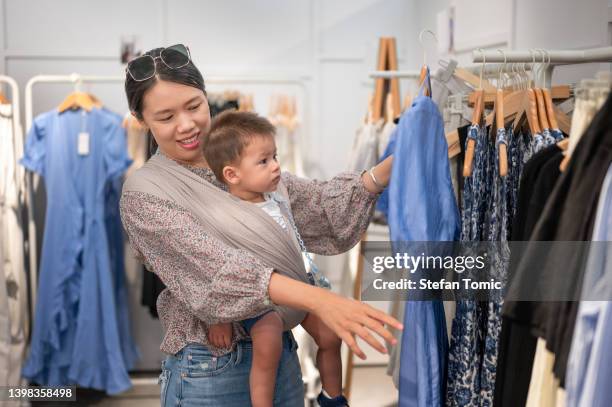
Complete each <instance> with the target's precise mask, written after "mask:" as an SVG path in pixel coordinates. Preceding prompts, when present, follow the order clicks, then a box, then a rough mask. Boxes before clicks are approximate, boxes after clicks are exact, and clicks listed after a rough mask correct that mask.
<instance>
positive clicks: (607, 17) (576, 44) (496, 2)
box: [417, 0, 612, 83]
mask: <svg viewBox="0 0 612 407" xmlns="http://www.w3.org/2000/svg"><path fill="white" fill-rule="evenodd" d="M450 6H453V7H454V9H455V48H456V52H455V53H454V54H453V55H452V57H453V58H456V59H458V60H459V62H460V63H462V64H471V61H472V51H473V50H474V49H476V48H479V47H482V48H485V49H497V48H501V49H516V50H519V49H520V50H525V49H530V48H546V49H581V48H592V47H601V46H608V45H611V44H610V37H609V34H608V22H609V21H611V20H612V17H611V16H612V14H611V12H610V11H609V7H612V2H610V0H584V1H575V0H538V1H530V0H435V1H430V2H427V3H424V2H418V8H417V10H418V15H419V21H422V22H423V24H424V26H426V27H434V29H435V27H436V15H437V13H438V12H439V11H441V10H442V9H444V8H446V7H450ZM439 56H441V57H448V56H449V55H439ZM600 69H609V64H604V65H600V64H589V65H582V66H568V67H559V68H557V69H555V74H554V77H553V82H555V83H568V82H576V81H578V80H580V79H581V78H586V77H592V76H593V75H594V74H595V73H596V72H597V71H598V70H600Z"/></svg>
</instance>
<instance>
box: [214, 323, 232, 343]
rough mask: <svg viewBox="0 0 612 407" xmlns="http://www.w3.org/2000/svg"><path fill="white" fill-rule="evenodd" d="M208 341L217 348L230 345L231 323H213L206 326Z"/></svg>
mask: <svg viewBox="0 0 612 407" xmlns="http://www.w3.org/2000/svg"><path fill="white" fill-rule="evenodd" d="M208 341H209V342H210V343H211V344H212V345H213V346H215V347H217V348H229V347H230V346H232V324H231V323H225V324H214V325H211V326H210V327H209V328H208Z"/></svg>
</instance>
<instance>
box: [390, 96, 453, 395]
mask: <svg viewBox="0 0 612 407" xmlns="http://www.w3.org/2000/svg"><path fill="white" fill-rule="evenodd" d="M389 144H390V145H394V149H393V154H394V160H393V168H392V173H391V183H390V185H389V188H388V189H389V210H388V220H389V228H390V232H391V240H392V241H393V242H407V241H417V242H428V241H430V242H431V241H453V240H456V239H458V237H459V230H460V226H459V221H460V218H459V210H458V207H457V202H456V200H455V195H454V192H453V186H452V182H451V176H450V169H449V162H448V144H447V142H446V138H445V136H444V122H443V120H442V116H441V115H440V111H439V110H438V107H437V106H436V104H435V103H434V102H433V100H432V99H431V98H429V97H426V96H419V97H417V98H416V99H415V100H414V102H413V103H412V107H411V108H410V109H409V110H408V111H406V112H405V113H404V114H403V115H402V117H401V119H400V122H399V124H398V127H397V129H396V131H395V133H394V134H393V136H392V142H390V143H389ZM388 150H389V149H388ZM404 326H405V327H406V329H405V330H404V333H403V336H402V349H401V357H400V379H399V405H400V407H407V406H419V407H425V406H427V407H430V406H442V405H444V387H445V382H446V379H445V378H446V357H447V348H448V342H447V334H446V321H445V317H444V308H443V305H442V302H441V301H407V302H406V309H405V316H404Z"/></svg>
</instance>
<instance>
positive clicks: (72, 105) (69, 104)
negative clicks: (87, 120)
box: [57, 92, 96, 113]
mask: <svg viewBox="0 0 612 407" xmlns="http://www.w3.org/2000/svg"><path fill="white" fill-rule="evenodd" d="M95 105H96V103H95V102H94V101H93V100H92V98H91V96H90V95H88V94H87V93H84V92H72V93H71V94H69V95H68V96H67V97H66V99H64V101H63V102H62V103H61V104H60V105H59V106H58V108H57V110H58V111H59V112H60V113H62V112H65V111H66V110H68V109H84V110H86V111H88V112H90V111H91V109H93V108H94V107H95Z"/></svg>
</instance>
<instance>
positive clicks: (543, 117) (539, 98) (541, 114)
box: [533, 88, 551, 130]
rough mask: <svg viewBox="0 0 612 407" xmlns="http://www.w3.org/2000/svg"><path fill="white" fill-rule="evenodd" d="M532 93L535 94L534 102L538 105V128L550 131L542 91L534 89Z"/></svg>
mask: <svg viewBox="0 0 612 407" xmlns="http://www.w3.org/2000/svg"><path fill="white" fill-rule="evenodd" d="M533 91H534V92H535V95H536V102H537V105H538V118H539V122H540V127H541V128H542V130H544V129H549V130H550V129H551V127H550V123H549V120H548V112H547V110H546V104H545V102H544V94H543V93H542V89H541V88H536V89H534V90H533Z"/></svg>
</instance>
